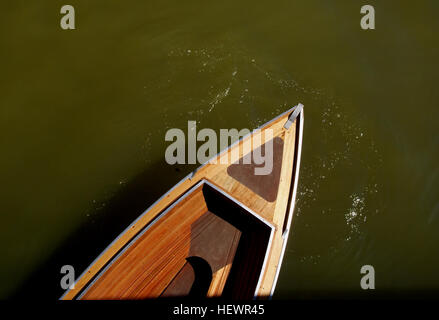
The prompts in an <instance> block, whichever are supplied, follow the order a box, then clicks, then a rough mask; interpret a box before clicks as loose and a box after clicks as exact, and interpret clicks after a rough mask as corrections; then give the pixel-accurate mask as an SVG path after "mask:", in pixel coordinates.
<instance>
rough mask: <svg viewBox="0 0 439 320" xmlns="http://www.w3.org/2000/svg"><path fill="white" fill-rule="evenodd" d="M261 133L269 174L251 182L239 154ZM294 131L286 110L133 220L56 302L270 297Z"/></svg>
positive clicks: (281, 243) (290, 192) (281, 247)
mask: <svg viewBox="0 0 439 320" xmlns="http://www.w3.org/2000/svg"><path fill="white" fill-rule="evenodd" d="M293 113H294V114H293ZM292 114H293V116H294V117H295V116H297V117H295V118H294V119H291V118H290V116H291V115H292ZM289 118H290V121H288V120H289ZM267 129H270V130H272V131H271V132H272V133H273V136H272V140H270V143H273V154H274V159H273V168H272V170H271V172H270V174H268V175H255V174H254V168H255V165H254V164H246V163H243V161H242V159H243V157H244V156H245V155H246V152H245V151H243V147H244V146H245V143H247V142H248V141H250V140H251V141H252V142H253V143H252V149H251V150H250V153H252V152H255V150H258V148H265V145H264V142H267V141H264V139H261V140H260V139H256V138H257V137H259V136H258V135H261V136H267V132H268V131H267ZM302 131H303V110H301V109H300V112H299V108H296V109H295V108H292V109H290V110H288V111H287V112H285V113H283V114H281V115H280V116H278V117H277V118H275V119H273V120H272V121H270V122H269V123H267V124H265V125H263V126H262V127H261V128H260V130H257V131H254V132H252V133H251V134H249V135H248V136H246V137H244V138H242V139H241V140H240V141H238V142H237V143H235V144H234V145H232V146H230V147H229V148H228V149H227V150H224V151H223V152H221V153H220V154H219V155H217V156H216V157H214V158H213V159H212V160H211V161H209V162H208V163H206V164H204V165H203V166H201V167H200V168H199V169H197V170H196V171H195V172H193V173H192V174H190V175H189V176H187V177H186V178H184V179H183V180H182V181H180V182H179V183H178V184H177V185H176V186H174V187H173V188H172V189H171V190H169V191H168V192H167V193H166V194H165V195H164V196H162V197H161V198H160V199H159V200H157V201H156V202H155V203H154V204H153V205H152V206H151V207H150V208H148V209H147V210H146V211H145V212H144V213H143V214H142V215H141V216H140V217H138V218H137V219H136V221H134V222H133V223H132V224H131V225H130V226H129V227H128V228H127V229H126V230H125V231H123V232H122V233H121V235H120V236H119V237H118V238H117V239H115V240H114V241H113V242H112V243H111V244H110V245H109V246H108V247H107V248H106V249H105V250H104V251H103V253H102V254H101V255H100V256H99V257H98V258H97V259H96V260H95V261H94V262H93V263H92V264H91V265H90V266H89V267H88V268H87V270H85V272H84V273H83V274H82V275H81V276H80V277H79V278H78V279H77V281H76V283H75V288H74V289H70V290H68V291H66V293H65V294H64V295H63V297H62V298H61V299H66V300H68V299H144V298H159V297H176V296H187V295H189V296H208V297H215V296H222V297H229V298H236V299H247V298H253V297H255V296H256V297H268V296H271V295H272V294H273V291H274V288H275V286H276V282H277V277H278V274H279V270H280V266H281V263H282V260H283V255H284V252H285V247H286V243H287V239H288V234H289V230H290V225H291V220H292V215H293V211H294V203H295V197H296V190H297V183H298V173H299V167H300V153H301V143H302ZM258 143H259V144H258ZM264 150H265V149H264ZM225 157H227V158H228V159H229V161H222V160H224V159H225ZM229 157H232V158H233V157H235V158H233V159H232V160H231V161H230V158H229ZM230 163H231V164H230Z"/></svg>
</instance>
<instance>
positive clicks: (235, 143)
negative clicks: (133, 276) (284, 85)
mask: <svg viewBox="0 0 439 320" xmlns="http://www.w3.org/2000/svg"><path fill="white" fill-rule="evenodd" d="M295 107H296V106H294V107H292V108H290V109H288V110H287V111H285V112H283V113H281V114H280V115H278V116H277V117H275V118H273V119H271V120H270V121H268V122H266V123H264V124H262V125H260V126H259V127H258V128H257V129H254V130H253V131H251V132H250V133H248V134H246V135H245V136H243V137H242V138H241V139H239V140H237V141H235V142H234V143H232V144H231V145H230V146H228V147H227V148H225V149H224V150H223V151H221V152H219V153H218V154H217V155H215V156H213V157H212V158H211V159H209V160H208V161H206V162H205V163H204V164H202V165H200V166H199V167H198V168H197V169H195V170H194V171H192V172H191V173H189V174H188V175H187V176H185V177H184V178H183V179H181V180H180V181H179V182H177V183H176V184H175V185H174V186H173V187H172V188H171V189H169V190H168V191H167V192H166V193H165V194H163V195H162V196H161V197H160V198H158V199H157V200H156V201H155V202H154V203H153V204H151V205H150V206H149V207H148V208H147V209H146V210H145V211H143V213H141V214H140V215H139V216H138V217H137V218H136V219H135V220H134V221H133V222H132V223H131V224H130V225H129V226H128V227H126V228H125V229H124V230H123V231H122V232H121V233H120V234H119V235H118V236H117V237H116V238H115V239H114V240H113V241H112V242H111V243H110V244H109V245H108V246H107V247H106V248H105V249H104V250H102V251H101V253H100V254H99V255H98V256H97V257H96V258H95V259H94V260H93V262H92V263H90V264H89V266H88V267H87V268H86V269H85V270H84V271H83V272H82V273H81V275H80V276H79V277H78V278H77V279H76V281H75V283H77V282H78V281H79V280H80V279H81V278H82V277H83V276H84V275H85V274H86V273H87V271H89V270H90V269H91V267H92V266H93V265H94V264H95V263H96V262H97V261H98V260H99V259H100V258H101V257H102V256H103V255H104V254H105V252H107V250H109V249H110V248H111V247H112V246H113V245H114V244H115V243H117V242H118V240H119V239H120V238H121V237H122V236H123V235H124V234H125V233H126V232H127V231H128V230H130V229H131V228H132V227H133V226H134V225H135V224H136V223H137V222H138V221H139V220H141V219H142V218H143V217H144V216H145V215H146V214H148V212H149V211H150V210H151V209H152V208H153V207H154V206H155V205H156V204H157V203H159V202H160V201H161V200H163V199H164V198H165V197H166V196H167V195H168V194H170V193H171V192H172V191H173V190H174V189H175V188H177V187H178V186H179V185H181V184H182V183H183V182H185V181H186V180H191V179H192V178H193V177H194V175H195V174H196V172H197V171H198V170H200V169H201V168H203V167H204V166H206V165H207V164H209V163H210V161H212V160H213V159H215V158H217V157H220V156H221V155H222V154H223V153H225V152H227V151H228V150H229V149H231V148H233V147H234V146H235V145H237V144H238V143H240V142H241V141H243V140H245V139H247V138H248V137H249V136H251V135H252V134H253V133H254V132H255V131H257V130H261V129H263V128H264V127H267V126H268V125H270V124H272V123H273V122H275V121H276V120H278V119H280V118H281V117H283V116H284V115H286V114H287V113H289V112H291V111H292V110H294V108H295ZM302 112H303V111H302ZM300 142H301V141H300ZM112 259H114V257H111V258H110V259H109V261H110V260H112ZM99 273H100V271H99V272H97V274H99ZM70 290H71V289H67V290H66V291H65V292H64V294H63V295H62V296H61V297H60V298H59V299H60V300H63V298H64V297H65V295H66V294H67V293H68V292H70ZM81 290H83V289H81Z"/></svg>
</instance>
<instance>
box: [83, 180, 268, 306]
mask: <svg viewBox="0 0 439 320" xmlns="http://www.w3.org/2000/svg"><path fill="white" fill-rule="evenodd" d="M272 235H273V226H272V225H271V224H270V223H268V222H267V221H265V220H263V219H262V218H260V217H259V216H258V215H256V214H254V213H253V212H252V211H251V209H249V208H247V207H245V206H244V205H242V204H241V203H239V202H238V201H237V200H235V199H233V198H231V196H230V195H228V194H227V193H225V192H223V191H222V190H221V189H220V188H219V187H217V186H215V185H214V184H213V183H211V182H209V181H206V180H202V181H200V182H199V183H198V184H196V185H195V186H193V187H192V188H191V189H190V190H188V191H187V192H186V193H185V194H183V195H182V196H181V197H180V198H179V199H178V200H177V201H176V202H174V203H173V204H172V205H171V206H170V207H169V208H167V209H166V210H164V211H163V212H162V213H161V214H160V215H159V216H158V217H157V218H156V219H155V220H153V221H152V222H151V223H150V224H149V225H147V226H146V227H145V228H144V230H142V231H141V232H140V233H139V234H138V235H137V236H136V237H135V238H134V239H132V240H131V241H130V242H129V243H128V244H127V245H126V246H125V247H124V248H123V250H121V251H120V252H119V253H118V254H117V255H116V256H115V257H114V258H113V259H112V260H111V261H110V262H109V263H108V265H107V266H106V267H105V268H103V270H101V272H100V273H98V274H97V275H96V277H95V278H94V279H93V280H92V281H91V283H90V284H89V285H88V286H87V287H86V288H84V290H83V291H82V292H81V293H80V295H79V297H78V298H80V299H145V298H158V297H182V296H188V297H206V296H208V297H218V296H221V297H228V298H232V299H251V298H253V297H254V295H255V291H256V290H257V288H258V283H259V282H260V277H261V274H262V273H263V272H262V271H263V268H264V265H265V263H266V259H267V255H268V250H267V249H268V248H269V244H270V241H271V238H272Z"/></svg>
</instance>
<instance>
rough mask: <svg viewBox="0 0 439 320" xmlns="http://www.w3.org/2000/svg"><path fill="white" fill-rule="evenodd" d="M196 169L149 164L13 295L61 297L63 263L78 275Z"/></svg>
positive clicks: (40, 297)
mask: <svg viewBox="0 0 439 320" xmlns="http://www.w3.org/2000/svg"><path fill="white" fill-rule="evenodd" d="M193 169H195V167H194V168H192V167H189V166H185V167H184V168H182V167H180V166H178V165H174V166H170V165H168V164H167V163H166V162H165V161H163V160H162V161H159V162H156V163H154V164H151V165H148V168H147V170H145V171H144V172H142V173H140V174H139V175H137V176H136V177H135V178H133V179H132V180H131V181H128V182H127V183H126V184H125V185H124V187H123V188H122V189H121V190H119V191H118V192H117V193H116V194H115V195H114V196H113V197H112V198H111V199H110V200H109V201H108V203H107V205H106V206H105V208H104V209H101V210H100V211H99V214H97V215H95V216H94V219H93V221H90V220H89V221H86V222H84V223H83V224H82V225H80V226H79V227H78V228H77V230H76V231H75V232H74V233H72V234H71V235H70V236H69V237H68V238H67V240H65V241H64V242H63V243H62V244H61V245H60V246H59V247H58V248H57V249H56V250H55V252H54V253H53V254H52V255H51V256H50V257H49V258H48V259H47V260H46V261H45V262H44V263H42V264H41V265H40V266H39V268H38V269H36V270H35V271H34V272H33V273H32V274H31V275H30V276H29V277H28V278H27V279H26V280H25V281H24V283H23V284H22V285H21V286H20V287H19V289H18V290H17V291H16V292H15V294H14V295H13V296H12V297H11V298H12V299H27V298H32V299H45V300H47V299H59V298H60V297H61V295H62V294H63V293H64V290H63V289H62V288H61V286H60V280H61V278H62V276H63V274H61V273H60V270H61V267H62V266H63V265H72V266H73V267H74V268H75V278H77V277H79V276H80V274H81V273H82V272H83V271H84V270H85V268H87V267H88V266H89V265H90V264H91V263H92V262H93V260H94V259H95V258H96V257H97V256H98V255H99V254H100V253H101V252H102V250H104V249H105V248H106V247H107V246H108V245H109V244H110V243H111V242H112V241H113V240H114V239H115V238H116V237H117V236H118V235H119V234H120V233H121V232H122V231H123V230H125V228H126V227H127V226H128V225H129V224H130V223H131V222H132V221H133V220H134V219H136V218H137V217H138V216H139V215H140V214H141V213H142V212H144V211H145V210H146V209H147V208H148V207H149V206H150V205H151V204H152V203H154V202H155V201H156V200H157V199H158V198H160V196H162V195H163V194H164V193H165V192H166V191H168V190H169V189H170V188H171V187H172V186H173V185H175V184H176V183H177V182H178V181H180V180H181V179H182V178H184V177H185V176H186V175H187V174H189V172H190V171H191V170H193ZM160 173H166V174H160ZM170 173H173V174H170ZM157 177H160V178H159V179H158V178H157Z"/></svg>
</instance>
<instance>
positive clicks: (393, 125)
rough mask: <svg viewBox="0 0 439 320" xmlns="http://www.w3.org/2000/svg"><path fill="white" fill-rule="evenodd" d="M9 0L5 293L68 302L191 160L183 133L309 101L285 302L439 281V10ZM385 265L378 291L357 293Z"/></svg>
mask: <svg viewBox="0 0 439 320" xmlns="http://www.w3.org/2000/svg"><path fill="white" fill-rule="evenodd" d="M63 4H66V3H64V2H61V1H45V2H44V3H42V2H37V1H18V0H17V1H9V2H8V3H3V4H2V10H1V11H0V39H1V44H0V61H1V62H0V67H1V68H0V70H1V77H0V130H1V131H0V133H1V135H0V141H1V143H0V146H1V157H0V176H1V187H0V188H1V192H0V194H1V195H0V200H1V216H0V253H1V255H0V257H1V258H0V283H1V285H0V297H11V296H16V295H18V296H26V295H33V294H35V292H39V294H38V296H39V297H48V298H55V297H58V295H59V294H60V293H61V292H62V291H61V290H60V288H59V280H60V277H61V276H60V274H59V270H60V268H61V266H62V265H64V264H72V265H74V266H75V267H76V269H77V272H78V273H79V272H82V270H83V269H84V268H85V267H86V266H87V265H88V264H89V263H90V262H91V261H92V260H93V259H94V258H95V257H96V256H97V255H98V254H99V253H100V251H101V250H102V249H103V248H105V247H106V246H107V245H108V244H109V243H110V242H111V240H112V239H113V238H114V237H115V236H116V235H117V234H119V232H120V231H122V230H123V229H124V228H125V227H126V226H127V225H128V224H129V223H130V222H131V221H132V220H133V219H134V218H135V217H136V216H137V215H138V214H139V213H141V212H142V211H143V209H145V208H147V207H148V205H150V204H151V203H152V202H153V201H154V200H156V199H157V198H158V197H159V196H160V195H161V194H162V193H164V192H165V191H166V190H167V189H169V188H170V187H171V186H172V185H174V184H175V183H176V182H177V181H179V180H180V179H181V178H182V177H183V176H185V175H186V174H188V173H189V172H190V171H191V170H192V169H193V166H179V167H178V168H176V167H174V166H169V165H168V164H166V163H165V161H164V152H165V149H166V146H167V144H166V143H165V141H164V136H165V132H166V130H167V129H169V128H173V127H176V128H182V129H184V128H186V125H187V121H188V120H196V121H198V123H197V125H198V126H199V127H200V128H207V127H208V128H213V129H215V130H219V129H220V128H255V127H257V126H258V125H260V124H262V123H264V122H266V121H268V120H270V119H271V118H273V117H274V116H275V115H277V114H278V113H280V112H281V111H284V110H286V109H287V108H289V107H290V106H292V105H295V104H297V103H298V102H302V103H303V104H304V105H305V129H304V141H303V142H304V145H303V154H302V168H301V172H300V184H299V190H298V198H297V201H298V202H297V210H296V213H295V218H294V220H293V228H292V233H291V235H290V240H289V245H288V248H287V252H286V257H285V260H284V265H283V268H282V271H281V274H280V278H279V282H278V286H277V290H276V292H275V297H277V298H315V297H322V296H323V297H333V296H343V297H351V296H359V297H361V296H365V297H373V296H374V295H376V296H390V297H392V296H400V295H412V296H413V295H419V294H427V293H428V294H436V293H437V292H438V290H439V275H438V273H437V270H438V268H439V249H438V247H437V245H438V243H439V232H438V228H439V200H438V190H439V166H438V160H439V137H438V134H437V132H438V131H437V129H438V119H439V112H438V104H439V90H438V89H437V85H438V83H439V72H438V71H439V67H438V61H439V60H438V58H439V44H438V43H439V41H438V40H439V39H438V38H439V37H438V30H437V29H438V27H439V20H438V19H437V15H438V14H439V3H438V2H437V1H416V2H415V1H411V2H404V3H402V2H401V3H399V2H396V1H392V2H391V1H386V2H383V1H369V2H368V4H371V5H374V6H375V10H376V30H369V31H365V30H362V29H361V28H360V18H361V14H360V7H361V6H362V5H363V4H365V3H364V2H363V1H323V0H320V1H317V0H312V1H266V2H265V1H264V2H263V1H260V2H258V1H247V0H246V1H239V2H238V1H215V2H213V1H184V2H183V1H173V2H171V1H138V0H136V1H114V0H111V1H109V0H106V1H103V0H95V1H85V0H84V1H70V2H69V4H71V5H73V6H74V7H75V9H76V30H70V31H64V30H61V28H60V27H59V20H60V17H61V15H60V14H59V10H60V7H61V6H62V5H63ZM365 264H369V265H373V266H374V268H375V272H376V275H375V278H376V283H375V286H376V290H375V291H372V292H370V291H369V292H365V291H363V290H362V289H361V288H360V279H361V274H360V268H361V266H363V265H365Z"/></svg>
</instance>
